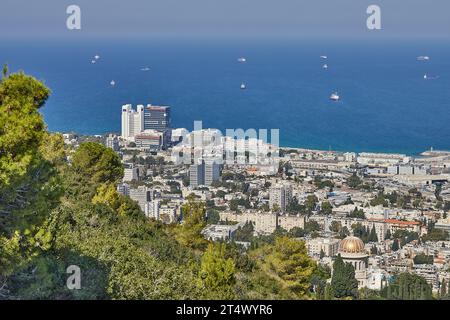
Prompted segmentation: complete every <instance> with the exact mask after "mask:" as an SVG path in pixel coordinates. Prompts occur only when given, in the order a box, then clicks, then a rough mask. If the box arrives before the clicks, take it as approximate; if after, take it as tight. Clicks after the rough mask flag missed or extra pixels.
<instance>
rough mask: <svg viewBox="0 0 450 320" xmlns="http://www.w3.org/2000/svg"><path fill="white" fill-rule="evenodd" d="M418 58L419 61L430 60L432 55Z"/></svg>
mask: <svg viewBox="0 0 450 320" xmlns="http://www.w3.org/2000/svg"><path fill="white" fill-rule="evenodd" d="M417 60H418V61H428V60H430V57H429V56H418V57H417Z"/></svg>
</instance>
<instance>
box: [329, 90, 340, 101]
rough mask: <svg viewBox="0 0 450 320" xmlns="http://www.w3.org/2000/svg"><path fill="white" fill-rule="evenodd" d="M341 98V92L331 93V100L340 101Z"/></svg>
mask: <svg viewBox="0 0 450 320" xmlns="http://www.w3.org/2000/svg"><path fill="white" fill-rule="evenodd" d="M340 99H341V97H340V96H339V94H338V93H337V92H333V93H332V94H331V95H330V100H331V101H339V100H340Z"/></svg>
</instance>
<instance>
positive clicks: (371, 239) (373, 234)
mask: <svg viewBox="0 0 450 320" xmlns="http://www.w3.org/2000/svg"><path fill="white" fill-rule="evenodd" d="M368 240H369V242H378V236H377V232H376V231H375V225H373V226H372V229H371V230H370V233H369V239H368Z"/></svg>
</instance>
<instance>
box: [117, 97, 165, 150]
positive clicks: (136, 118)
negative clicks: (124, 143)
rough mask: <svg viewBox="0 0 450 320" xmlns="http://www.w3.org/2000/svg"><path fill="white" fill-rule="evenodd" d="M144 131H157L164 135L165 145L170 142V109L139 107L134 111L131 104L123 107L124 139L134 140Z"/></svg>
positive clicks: (163, 107) (149, 106)
mask: <svg viewBox="0 0 450 320" xmlns="http://www.w3.org/2000/svg"><path fill="white" fill-rule="evenodd" d="M144 130H155V131H159V132H162V133H163V136H164V144H165V143H166V142H169V141H170V132H171V117H170V107H167V106H152V105H151V104H149V105H147V106H144V105H138V106H137V109H136V110H133V107H132V106H131V104H127V105H124V106H123V107H122V137H123V138H124V139H127V140H132V139H133V138H134V137H135V136H136V135H138V134H139V133H141V132H142V131H144Z"/></svg>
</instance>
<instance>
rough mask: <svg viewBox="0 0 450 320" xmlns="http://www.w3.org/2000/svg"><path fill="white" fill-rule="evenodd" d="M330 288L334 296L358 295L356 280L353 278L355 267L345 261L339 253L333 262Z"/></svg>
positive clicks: (354, 296)
mask: <svg viewBox="0 0 450 320" xmlns="http://www.w3.org/2000/svg"><path fill="white" fill-rule="evenodd" d="M331 289H332V292H333V295H334V297H336V298H345V297H353V298H356V297H357V296H358V281H357V280H356V278H355V269H354V268H353V266H352V265H351V264H349V263H345V262H344V260H342V257H341V255H338V256H337V257H336V260H335V261H334V263H333V276H332V278H331Z"/></svg>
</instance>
